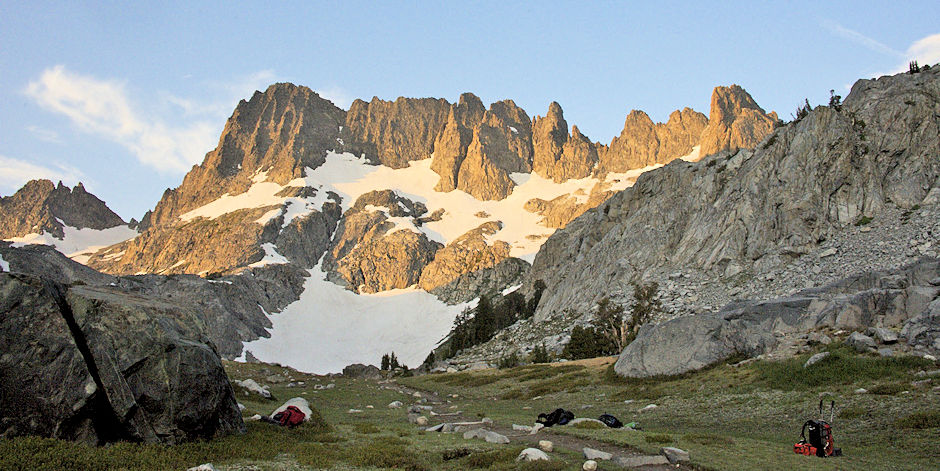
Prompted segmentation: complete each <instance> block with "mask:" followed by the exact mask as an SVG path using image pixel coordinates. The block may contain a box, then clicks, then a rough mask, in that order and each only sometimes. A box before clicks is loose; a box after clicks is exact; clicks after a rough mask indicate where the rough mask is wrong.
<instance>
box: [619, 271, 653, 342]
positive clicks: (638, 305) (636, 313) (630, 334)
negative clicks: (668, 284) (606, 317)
mask: <svg viewBox="0 0 940 471" xmlns="http://www.w3.org/2000/svg"><path fill="white" fill-rule="evenodd" d="M658 291H659V284H657V283H655V282H653V283H650V284H648V285H638V284H634V285H633V300H634V301H633V306H631V308H630V321H629V327H628V328H626V329H625V330H627V332H626V341H625V343H624V346H627V344H629V343H630V342H632V341H633V339H634V338H636V334H637V332H639V330H640V327H641V326H642V325H643V324H646V323H647V322H649V321H651V320H653V316H654V315H656V314H658V313H660V312H661V311H662V308H663V305H662V303H661V302H659V298H658V297H657V293H658Z"/></svg>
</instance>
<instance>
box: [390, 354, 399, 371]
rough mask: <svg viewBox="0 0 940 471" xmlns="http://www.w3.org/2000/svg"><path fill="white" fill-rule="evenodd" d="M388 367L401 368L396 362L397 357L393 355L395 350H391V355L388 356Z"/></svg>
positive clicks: (392, 368)
mask: <svg viewBox="0 0 940 471" xmlns="http://www.w3.org/2000/svg"><path fill="white" fill-rule="evenodd" d="M388 368H389V369H390V370H397V369H398V368H401V365H400V364H398V358H397V357H396V356H395V352H392V354H391V356H389V358H388Z"/></svg>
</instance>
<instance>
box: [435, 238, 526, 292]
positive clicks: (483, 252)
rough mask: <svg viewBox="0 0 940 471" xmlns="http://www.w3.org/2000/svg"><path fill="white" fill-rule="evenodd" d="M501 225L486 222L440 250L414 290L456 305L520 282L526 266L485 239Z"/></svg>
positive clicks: (503, 244)
mask: <svg viewBox="0 0 940 471" xmlns="http://www.w3.org/2000/svg"><path fill="white" fill-rule="evenodd" d="M501 228H502V224H500V223H499V222H497V221H490V222H487V223H485V224H482V225H480V227H477V228H476V229H473V230H471V231H468V232H467V233H466V234H464V235H462V236H460V237H459V238H457V239H456V240H454V241H453V242H451V243H450V244H448V245H447V246H446V247H444V248H443V249H441V250H439V251H437V254H436V255H435V256H434V260H433V261H431V263H429V264H428V265H427V266H426V267H424V270H423V271H422V272H421V279H420V281H419V283H418V286H419V287H420V288H421V289H423V290H425V291H427V292H429V293H431V294H434V295H436V296H437V297H438V298H440V299H441V300H443V301H445V302H448V303H451V304H456V303H461V302H466V301H469V300H471V299H473V298H475V297H477V296H479V295H480V293H481V292H482V293H489V292H494V291H497V290H499V289H502V288H505V287H506V286H509V285H510V284H512V283H513V281H515V280H516V279H518V278H520V277H521V275H522V273H523V272H524V270H525V269H526V268H528V264H527V263H525V262H524V261H522V260H519V259H515V258H510V257H509V244H507V243H506V242H503V241H499V240H498V241H495V242H494V243H492V244H490V243H489V242H488V241H487V238H488V237H490V236H492V235H493V234H496V233H497V232H499V230H500V229H501Z"/></svg>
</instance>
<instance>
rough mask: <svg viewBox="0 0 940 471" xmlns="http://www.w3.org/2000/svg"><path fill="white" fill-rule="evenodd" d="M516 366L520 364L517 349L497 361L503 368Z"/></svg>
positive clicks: (500, 367) (498, 365)
mask: <svg viewBox="0 0 940 471" xmlns="http://www.w3.org/2000/svg"><path fill="white" fill-rule="evenodd" d="M516 366H519V355H518V354H517V353H516V352H515V351H513V352H512V353H510V354H509V355H506V356H503V357H500V358H499V362H498V363H497V367H499V369H501V370H502V369H505V368H513V367H516Z"/></svg>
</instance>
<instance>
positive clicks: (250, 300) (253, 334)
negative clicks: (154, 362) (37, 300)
mask: <svg viewBox="0 0 940 471" xmlns="http://www.w3.org/2000/svg"><path fill="white" fill-rule="evenodd" d="M0 257H2V258H3V260H4V261H6V262H7V263H8V264H9V268H10V271H11V272H13V273H27V274H30V275H33V276H38V277H42V278H44V279H48V280H51V281H53V282H56V283H60V284H65V285H71V284H79V285H93V286H115V287H118V288H120V289H121V290H123V291H125V292H128V293H131V294H133V295H136V296H143V297H147V298H153V299H159V300H162V301H163V302H167V303H173V304H177V305H180V306H183V308H184V309H186V310H187V311H188V312H191V313H193V314H194V315H195V316H197V317H198V319H199V322H200V323H202V324H204V325H205V326H206V335H207V337H208V338H209V340H210V341H211V342H212V343H213V344H214V345H215V347H216V349H217V350H218V352H219V354H220V355H222V356H223V357H225V358H235V357H237V356H238V355H240V354H241V352H242V342H243V341H250V340H255V339H257V338H259V337H267V336H268V333H267V331H266V330H265V329H266V328H270V327H271V321H270V320H269V319H268V317H267V315H266V314H265V313H266V312H275V311H279V310H281V309H283V308H284V307H286V306H287V305H288V304H290V303H291V302H293V301H295V300H296V299H297V298H299V297H300V293H301V292H302V291H303V283H304V277H305V276H307V272H306V270H304V269H302V268H300V267H298V266H296V265H294V264H281V265H267V266H263V267H256V268H252V269H251V270H250V272H247V273H245V275H246V276H224V277H220V276H216V275H213V276H212V277H210V279H206V278H201V277H198V276H195V275H172V276H162V275H142V276H124V277H115V276H111V275H106V274H103V273H99V272H97V271H95V270H93V269H91V268H89V267H87V266H85V265H82V264H80V263H78V262H75V261H74V260H72V259H70V258H68V257H66V256H65V255H62V254H61V253H60V252H57V251H56V250H54V249H53V248H52V247H48V246H44V245H30V246H26V247H22V248H13V247H10V246H9V245H8V244H2V243H0Z"/></svg>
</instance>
